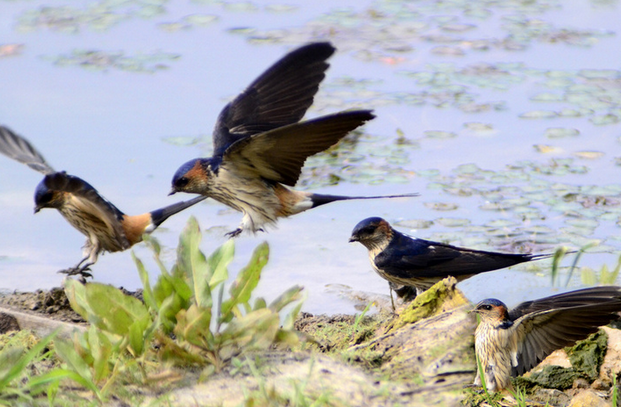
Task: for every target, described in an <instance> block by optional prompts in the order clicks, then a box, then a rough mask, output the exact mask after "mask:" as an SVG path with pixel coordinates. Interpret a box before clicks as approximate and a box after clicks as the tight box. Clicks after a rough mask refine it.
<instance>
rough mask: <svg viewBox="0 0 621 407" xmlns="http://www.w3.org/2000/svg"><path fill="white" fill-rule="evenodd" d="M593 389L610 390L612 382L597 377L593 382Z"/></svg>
mask: <svg viewBox="0 0 621 407" xmlns="http://www.w3.org/2000/svg"><path fill="white" fill-rule="evenodd" d="M591 388H592V389H593V390H600V391H608V390H609V389H610V383H608V382H607V381H605V380H602V379H595V381H594V382H593V383H592V384H591Z"/></svg>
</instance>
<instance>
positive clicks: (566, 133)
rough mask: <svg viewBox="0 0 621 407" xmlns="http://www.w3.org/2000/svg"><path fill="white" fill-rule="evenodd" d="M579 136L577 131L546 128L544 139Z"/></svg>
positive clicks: (562, 128)
mask: <svg viewBox="0 0 621 407" xmlns="http://www.w3.org/2000/svg"><path fill="white" fill-rule="evenodd" d="M579 135H580V131H579V130H577V129H569V128H564V127H548V128H547V129H546V137H548V138H563V137H577V136H579Z"/></svg>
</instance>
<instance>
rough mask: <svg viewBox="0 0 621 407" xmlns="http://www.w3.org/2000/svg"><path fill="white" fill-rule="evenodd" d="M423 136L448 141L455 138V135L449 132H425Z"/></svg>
mask: <svg viewBox="0 0 621 407" xmlns="http://www.w3.org/2000/svg"><path fill="white" fill-rule="evenodd" d="M425 136H427V137H429V138H436V139H448V138H454V137H457V134H455V133H453V132H450V131H431V130H429V131H426V132H425Z"/></svg>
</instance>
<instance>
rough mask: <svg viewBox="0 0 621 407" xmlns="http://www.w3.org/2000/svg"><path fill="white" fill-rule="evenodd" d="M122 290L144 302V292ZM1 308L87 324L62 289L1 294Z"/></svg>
mask: <svg viewBox="0 0 621 407" xmlns="http://www.w3.org/2000/svg"><path fill="white" fill-rule="evenodd" d="M121 290H122V291H123V292H124V293H125V294H127V295H131V296H133V297H136V298H138V299H139V300H141V301H142V290H137V291H134V292H131V291H127V290H125V289H124V288H123V287H121ZM0 307H6V308H13V309H15V310H17V311H25V312H30V313H34V314H37V315H39V316H42V317H45V318H50V319H54V320H57V321H63V322H72V323H78V324H80V323H82V324H86V321H84V319H83V318H82V317H81V316H80V315H79V314H77V313H76V312H75V311H73V310H72V309H71V305H70V304H69V299H68V298H67V296H66V295H65V290H64V289H62V288H60V287H54V288H52V289H50V290H37V291H34V292H18V291H15V292H12V293H3V294H0Z"/></svg>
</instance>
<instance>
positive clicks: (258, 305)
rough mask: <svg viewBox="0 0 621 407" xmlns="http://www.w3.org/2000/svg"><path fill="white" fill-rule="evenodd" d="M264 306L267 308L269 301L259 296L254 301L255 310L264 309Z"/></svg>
mask: <svg viewBox="0 0 621 407" xmlns="http://www.w3.org/2000/svg"><path fill="white" fill-rule="evenodd" d="M263 308H267V303H266V302H265V300H264V299H263V298H257V299H256V300H255V301H254V308H253V310H255V311H256V310H258V309H263Z"/></svg>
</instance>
